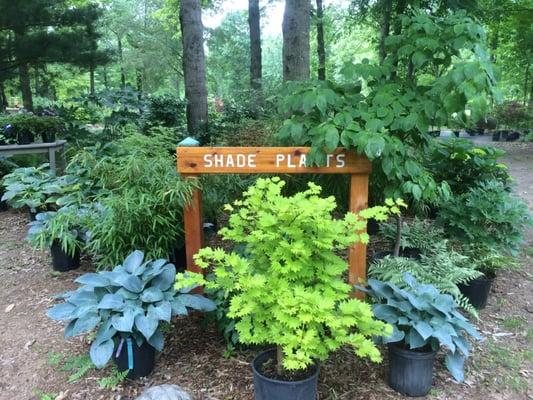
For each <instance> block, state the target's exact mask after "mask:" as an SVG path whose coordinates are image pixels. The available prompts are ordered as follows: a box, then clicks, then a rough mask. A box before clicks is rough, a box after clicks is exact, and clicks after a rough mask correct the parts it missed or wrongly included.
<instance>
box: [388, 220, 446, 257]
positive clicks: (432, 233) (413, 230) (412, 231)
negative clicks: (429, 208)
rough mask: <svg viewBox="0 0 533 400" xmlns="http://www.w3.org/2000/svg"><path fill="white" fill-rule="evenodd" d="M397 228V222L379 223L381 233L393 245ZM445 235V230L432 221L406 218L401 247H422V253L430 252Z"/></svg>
mask: <svg viewBox="0 0 533 400" xmlns="http://www.w3.org/2000/svg"><path fill="white" fill-rule="evenodd" d="M396 229H397V226H396V223H395V222H382V223H381V224H380V225H379V231H380V233H381V234H382V235H383V236H384V237H385V239H387V240H388V241H389V243H390V244H391V246H393V245H394V243H395V241H396ZM444 237H445V236H444V231H443V230H442V229H441V228H438V227H436V226H435V225H433V224H432V223H431V222H430V221H427V220H421V219H418V218H414V219H412V220H410V221H406V220H404V223H403V226H402V236H401V239H400V248H402V249H405V248H414V249H420V251H421V253H422V254H428V253H431V252H432V250H433V248H434V247H435V244H436V243H439V242H441V241H442V239H443V238H444Z"/></svg>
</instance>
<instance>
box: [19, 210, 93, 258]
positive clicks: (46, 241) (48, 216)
mask: <svg viewBox="0 0 533 400" xmlns="http://www.w3.org/2000/svg"><path fill="white" fill-rule="evenodd" d="M92 213H94V210H93V209H92V207H77V206H66V207H61V208H60V209H59V210H57V211H48V212H44V213H39V214H37V215H36V217H35V221H32V222H31V223H30V228H29V230H28V240H29V241H30V243H31V244H32V245H33V246H34V247H36V248H39V249H46V248H49V247H50V246H51V245H52V243H57V244H59V245H60V246H61V249H62V250H63V251H64V252H65V253H66V254H69V255H71V256H73V255H74V254H75V253H76V252H77V251H79V250H81V249H82V248H83V246H84V241H85V240H86V233H87V232H86V230H87V226H88V221H90V220H91V217H92Z"/></svg>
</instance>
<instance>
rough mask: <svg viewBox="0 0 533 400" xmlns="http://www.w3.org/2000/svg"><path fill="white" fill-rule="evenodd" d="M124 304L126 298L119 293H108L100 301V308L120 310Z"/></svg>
mask: <svg viewBox="0 0 533 400" xmlns="http://www.w3.org/2000/svg"><path fill="white" fill-rule="evenodd" d="M123 306H124V300H123V299H122V297H120V296H119V295H117V294H111V293H108V294H106V295H105V296H104V297H103V298H102V300H100V303H98V308H102V309H108V310H120V309H121V308H122V307H123Z"/></svg>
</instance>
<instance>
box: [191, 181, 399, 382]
mask: <svg viewBox="0 0 533 400" xmlns="http://www.w3.org/2000/svg"><path fill="white" fill-rule="evenodd" d="M284 185H285V182H284V181H282V180H280V178H277V177H275V178H270V179H263V178H261V179H258V180H257V182H256V184H255V185H253V186H251V187H250V188H249V189H248V190H247V191H246V192H245V193H244V194H243V199H242V200H238V201H236V202H235V203H234V205H233V206H230V205H227V206H226V207H227V210H228V211H230V212H232V214H231V216H230V219H229V226H228V227H226V228H224V229H222V230H221V231H220V234H221V235H222V237H223V238H224V239H226V240H231V241H234V242H235V243H237V244H240V245H243V247H244V253H243V254H245V256H240V255H238V254H237V253H236V252H231V253H227V252H225V251H224V250H222V249H211V248H205V249H202V250H201V251H200V252H199V253H198V254H197V255H196V258H195V260H196V262H197V264H198V265H199V266H200V267H202V268H208V267H210V266H211V267H213V272H214V275H215V279H214V281H212V282H209V283H207V285H208V286H212V287H217V288H221V289H223V290H225V291H226V292H227V293H228V295H229V296H231V302H230V307H229V313H228V316H229V317H231V318H234V319H236V321H237V323H236V329H237V331H238V333H239V339H240V341H241V342H242V343H245V344H273V345H276V346H278V370H282V368H284V369H286V370H298V369H305V368H306V367H308V366H309V365H311V364H313V363H314V362H315V361H316V360H317V359H318V360H324V359H326V358H327V357H328V354H329V353H330V352H332V351H334V350H336V349H338V348H339V347H341V346H343V345H351V346H352V347H353V348H354V350H355V353H356V354H357V355H359V356H363V357H369V358H370V359H371V360H373V361H380V360H381V357H380V354H379V351H378V349H377V348H376V347H375V345H374V344H373V342H372V340H371V338H370V337H371V336H373V335H378V336H379V335H389V334H390V332H391V329H390V327H389V326H388V325H387V324H384V323H382V322H379V321H377V320H375V319H374V318H373V314H372V310H371V308H370V306H369V305H368V304H366V303H364V302H362V301H360V300H358V299H354V298H350V292H351V290H352V287H351V286H350V285H348V284H347V283H345V282H344V280H343V274H344V273H345V272H346V271H347V263H346V261H345V260H344V259H343V258H342V257H341V256H340V255H339V251H341V250H343V249H346V248H347V247H348V246H350V245H351V244H353V243H356V242H364V243H366V242H368V235H367V234H366V233H362V232H364V228H365V226H366V219H368V218H375V219H377V220H380V221H383V220H385V219H387V216H388V215H389V214H390V213H395V212H399V206H400V205H402V204H403V202H402V201H401V200H400V201H398V202H394V201H392V200H388V203H387V204H388V205H386V206H378V207H372V208H369V209H366V210H364V211H362V212H360V213H359V214H357V215H356V214H353V213H348V214H346V216H345V217H344V218H343V219H334V218H333V217H332V212H333V210H334V209H335V207H336V203H335V200H334V198H333V197H328V198H322V197H320V193H321V188H320V187H319V186H317V185H315V184H313V183H309V188H308V189H307V190H306V191H303V192H300V193H297V194H295V195H293V196H290V197H285V196H283V194H282V188H283V186H284ZM281 366H282V368H281ZM280 372H281V371H280Z"/></svg>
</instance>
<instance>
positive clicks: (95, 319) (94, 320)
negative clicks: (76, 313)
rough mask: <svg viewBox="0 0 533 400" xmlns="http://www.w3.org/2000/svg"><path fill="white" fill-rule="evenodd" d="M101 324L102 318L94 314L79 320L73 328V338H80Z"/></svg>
mask: <svg viewBox="0 0 533 400" xmlns="http://www.w3.org/2000/svg"><path fill="white" fill-rule="evenodd" d="M99 323H100V316H99V315H98V314H97V313H95V312H93V313H88V314H86V315H85V316H83V317H81V318H78V319H77V320H76V323H75V324H74V327H73V328H72V336H78V335H81V334H82V333H87V332H89V331H91V330H92V329H94V328H95V327H96V325H98V324H99Z"/></svg>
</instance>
